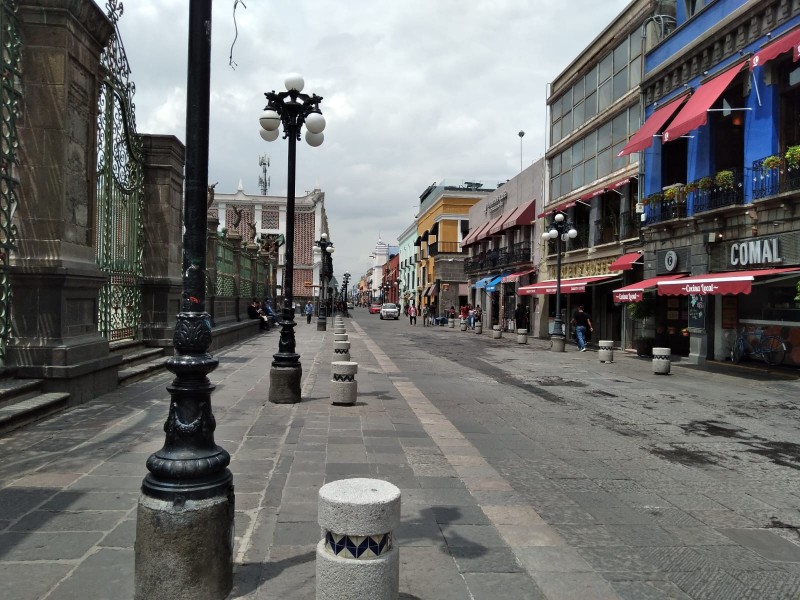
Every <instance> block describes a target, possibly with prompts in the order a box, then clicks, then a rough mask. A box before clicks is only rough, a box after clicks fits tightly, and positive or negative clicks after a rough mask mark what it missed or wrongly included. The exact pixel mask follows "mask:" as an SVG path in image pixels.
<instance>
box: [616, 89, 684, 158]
mask: <svg viewBox="0 0 800 600" xmlns="http://www.w3.org/2000/svg"><path fill="white" fill-rule="evenodd" d="M686 98H687V96H686V95H682V96H681V97H680V98H675V100H672V101H671V102H668V103H667V104H665V105H664V106H662V107H660V108H657V109H656V110H655V111H653V114H652V115H650V116H649V117H647V119H646V120H645V122H644V123H643V124H642V126H641V127H640V128H639V131H637V132H636V133H634V134H633V137H632V138H631V139H630V141H629V142H628V143H627V144H625V147H624V148H623V149H622V150H620V152H619V154H617V156H626V155H628V154H633V153H634V152H640V151H641V150H644V149H645V148H649V147H650V146H651V145H652V143H653V136H654V135H658V132H659V131H661V128H662V127H663V126H664V125H665V124H666V122H667V121H669V118H670V117H671V116H672V115H674V114H675V111H676V110H678V108H680V106H681V104H683V102H684V100H686Z"/></svg>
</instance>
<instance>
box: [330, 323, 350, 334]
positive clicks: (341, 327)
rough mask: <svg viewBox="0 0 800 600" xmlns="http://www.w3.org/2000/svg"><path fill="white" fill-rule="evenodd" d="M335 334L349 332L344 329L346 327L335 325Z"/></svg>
mask: <svg viewBox="0 0 800 600" xmlns="http://www.w3.org/2000/svg"><path fill="white" fill-rule="evenodd" d="M333 333H347V330H346V329H345V328H344V325H334V327H333Z"/></svg>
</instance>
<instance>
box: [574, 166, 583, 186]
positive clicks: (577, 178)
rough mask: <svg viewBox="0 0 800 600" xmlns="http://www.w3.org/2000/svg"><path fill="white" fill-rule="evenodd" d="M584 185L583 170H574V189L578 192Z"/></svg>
mask: <svg viewBox="0 0 800 600" xmlns="http://www.w3.org/2000/svg"><path fill="white" fill-rule="evenodd" d="M582 185H583V169H582V168H580V167H578V168H577V169H572V189H573V190H577V189H578V188H579V187H581V186H582Z"/></svg>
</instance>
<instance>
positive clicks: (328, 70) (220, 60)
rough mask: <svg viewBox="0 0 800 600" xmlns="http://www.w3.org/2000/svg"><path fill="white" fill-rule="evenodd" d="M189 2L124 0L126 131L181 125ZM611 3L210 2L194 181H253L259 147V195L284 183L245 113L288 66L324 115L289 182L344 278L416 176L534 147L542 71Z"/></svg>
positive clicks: (300, 150)
mask: <svg viewBox="0 0 800 600" xmlns="http://www.w3.org/2000/svg"><path fill="white" fill-rule="evenodd" d="M191 1H192V0H189V1H188V2H187V0H131V1H126V2H124V12H123V14H122V16H121V17H120V20H119V29H120V35H121V38H122V42H123V44H124V47H125V51H126V53H127V57H128V61H129V63H130V68H131V80H132V81H133V82H134V83H135V85H136V94H135V96H134V103H135V105H136V122H137V129H138V131H139V133H151V134H162V135H163V134H171V135H175V136H176V137H177V138H179V139H180V140H181V141H185V139H186V137H185V129H186V74H187V47H188V16H189V3H190V2H191ZM96 2H97V3H98V5H99V6H101V7H105V1H103V0H96ZM627 4H628V0H606V1H604V2H597V1H596V0H562V1H555V0H467V1H464V0H459V1H456V0H404V1H403V2H398V1H397V0H391V1H390V0H340V1H338V2H334V1H333V0H292V1H291V2H276V1H274V0H273V1H267V0H244V2H242V1H241V0H214V2H213V17H212V37H211V51H212V58H211V116H210V156H209V183H213V182H216V181H218V182H219V183H218V185H217V187H216V190H217V192H218V193H232V192H235V191H236V188H237V186H238V185H239V182H240V181H241V182H242V185H243V187H244V190H245V192H247V193H251V194H257V193H259V185H258V177H259V175H261V167H259V157H260V156H266V157H268V158H269V161H270V168H269V171H268V176H269V178H270V188H269V193H270V195H280V196H284V195H285V194H286V180H287V164H286V163H287V144H286V140H283V139H282V138H279V139H278V140H277V141H275V142H265V141H264V140H262V139H261V137H260V136H259V129H260V126H259V122H258V117H259V115H260V114H261V112H262V111H263V109H264V106H265V104H266V100H265V98H264V93H265V92H268V91H271V90H275V91H283V90H284V89H285V88H284V80H285V77H286V75H287V74H289V73H293V72H296V73H300V74H302V75H303V77H304V79H305V82H306V86H305V89H304V92H306V93H309V94H311V93H315V94H318V95H320V96H322V97H323V101H322V104H321V108H322V112H323V114H324V115H325V118H326V121H327V127H326V128H325V132H324V134H325V142H324V143H323V144H322V146H320V147H318V148H311V147H310V146H308V145H307V144H306V143H305V142H301V143H298V146H297V171H296V173H297V183H296V193H297V195H298V196H301V195H304V194H305V193H306V192H307V191H310V190H313V189H314V188H315V186H316V185H319V187H320V189H321V190H322V191H324V192H325V206H326V210H327V213H328V220H329V230H330V238H331V241H333V242H334V245H335V246H336V252H335V254H334V259H333V265H334V271H335V275H336V276H337V278H339V279H341V275H342V273H344V272H345V271H349V272H350V273H352V274H353V276H354V279H356V280H357V279H358V277H359V276H360V275H362V274H363V273H364V272H365V271H366V270H367V269H368V268H369V267H370V266H371V259H370V258H369V254H371V253H372V251H373V249H374V247H375V244H376V242H377V241H378V238H379V236H380V238H382V239H383V241H385V242H387V243H389V244H391V245H396V244H397V236H398V235H399V234H400V233H401V232H402V231H403V230H404V229H405V228H406V227H408V226H409V225H410V224H411V223H412V221H413V216H414V214H415V213H416V212H417V211H416V207H417V206H418V205H419V196H420V194H422V192H423V191H425V189H426V188H427V187H428V186H429V185H430V184H432V183H434V182H441V181H442V180H444V179H451V180H452V179H456V180H458V179H461V180H472V181H474V180H480V181H488V182H501V181H506V180H507V179H510V178H512V177H514V176H515V175H516V174H518V173H519V172H520V166H521V165H522V166H524V167H527V166H528V165H530V164H531V163H532V162H534V161H536V160H538V159H539V158H541V157H542V156H543V155H544V152H545V132H546V122H545V119H546V97H547V90H548V82H551V81H552V80H553V79H555V78H556V77H557V76H558V74H559V73H560V72H561V71H562V70H563V69H564V68H565V67H566V66H567V65H568V64H569V63H570V62H571V61H572V60H573V59H574V58H575V57H576V56H577V55H578V54H579V53H580V52H581V51H582V50H583V49H584V48H585V47H586V46H587V45H588V44H589V43H590V42H591V41H592V40H593V39H594V38H595V37H596V36H597V35H598V34H599V33H600V32H601V31H602V30H603V29H604V28H605V27H606V26H607V25H608V24H609V23H610V22H611V21H612V20H613V19H614V18H615V17H616V16H617V15H618V14H619V13H620V12H621V11H622V10H623V9H624V8H625V6H626V5H627ZM234 16H235V22H234ZM231 56H232V59H231ZM231 60H232V61H233V66H232V65H231ZM520 131H524V132H525V135H524V137H522V138H520V137H519V132H520Z"/></svg>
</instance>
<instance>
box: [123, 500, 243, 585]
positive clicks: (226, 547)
mask: <svg viewBox="0 0 800 600" xmlns="http://www.w3.org/2000/svg"><path fill="white" fill-rule="evenodd" d="M233 517H234V496H233V485H231V486H230V487H229V488H228V490H227V492H226V493H223V494H222V495H221V496H215V497H213V498H207V499H204V500H186V501H184V502H180V503H179V502H176V501H173V500H160V499H157V498H150V497H149V496H146V495H142V496H140V497H139V508H138V511H137V516H136V544H135V550H134V553H135V556H136V560H135V569H136V576H135V581H136V583H135V590H134V596H133V597H134V599H135V600H183V599H186V600H189V599H191V600H220V599H221V598H225V597H227V595H228V593H230V591H231V588H232V587H233Z"/></svg>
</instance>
